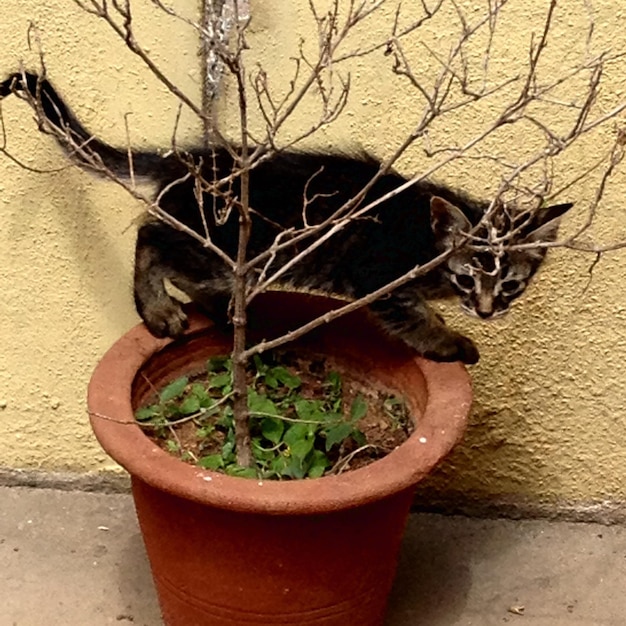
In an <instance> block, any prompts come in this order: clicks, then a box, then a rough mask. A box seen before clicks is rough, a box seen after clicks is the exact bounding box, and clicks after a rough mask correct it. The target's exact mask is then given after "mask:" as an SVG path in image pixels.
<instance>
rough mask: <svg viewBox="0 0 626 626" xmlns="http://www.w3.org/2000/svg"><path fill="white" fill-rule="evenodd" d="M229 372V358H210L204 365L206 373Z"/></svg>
mask: <svg viewBox="0 0 626 626" xmlns="http://www.w3.org/2000/svg"><path fill="white" fill-rule="evenodd" d="M223 370H230V357H228V356H212V357H211V358H210V359H209V360H208V361H207V363H206V371H207V372H209V373H211V372H221V371H223Z"/></svg>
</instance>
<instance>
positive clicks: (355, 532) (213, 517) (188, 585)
mask: <svg viewBox="0 0 626 626" xmlns="http://www.w3.org/2000/svg"><path fill="white" fill-rule="evenodd" d="M133 496H134V498H135V506H136V509H137V516H138V518H139V523H140V526H141V531H142V535H143V538H144V542H145V545H146V549H147V552H148V557H149V559H150V564H151V567H152V572H153V577H154V581H155V584H156V587H157V592H158V596H159V601H160V604H161V611H162V614H163V619H164V621H165V623H166V624H168V626H243V625H248V624H250V625H255V626H262V625H263V626H269V625H273V624H284V625H287V624H288V625H290V626H313V625H315V626H348V625H351V624H354V625H355V626H356V625H357V624H358V625H359V626H379V625H380V624H382V623H383V619H384V614H385V606H386V603H387V596H388V595H389V591H390V589H391V585H392V582H393V577H394V573H395V569H396V563H397V558H398V551H399V548H400V542H401V538H402V532H403V529H404V525H405V522H406V519H407V515H408V511H409V507H410V503H411V496H412V490H408V491H404V492H401V493H398V494H395V495H393V496H391V497H389V498H386V499H384V500H381V501H378V502H372V503H369V504H366V505H364V506H361V507H356V508H351V509H347V510H343V511H336V512H331V513H320V514H313V515H298V516H289V515H287V516H277V515H265V514H254V513H245V512H233V511H228V510H223V509H217V508H213V507H207V506H205V505H202V504H199V503H197V502H192V501H190V500H185V499H181V498H178V497H177V496H173V495H171V494H168V493H165V492H164V491H162V490H160V489H155V488H154V487H151V486H150V485H148V484H146V483H145V482H143V481H141V480H139V479H133Z"/></svg>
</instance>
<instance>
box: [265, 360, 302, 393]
mask: <svg viewBox="0 0 626 626" xmlns="http://www.w3.org/2000/svg"><path fill="white" fill-rule="evenodd" d="M265 384H266V385H267V386H268V387H271V388H272V389H276V388H277V387H278V386H279V385H284V386H285V387H287V388H288V389H297V388H298V387H299V386H300V385H301V384H302V381H301V380H300V378H298V376H295V375H294V374H292V373H291V372H290V371H289V370H288V369H287V368H286V367H282V366H281V365H279V366H277V367H272V368H271V369H270V370H268V371H267V373H266V374H265Z"/></svg>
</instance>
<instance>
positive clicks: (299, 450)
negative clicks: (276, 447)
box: [289, 436, 313, 460]
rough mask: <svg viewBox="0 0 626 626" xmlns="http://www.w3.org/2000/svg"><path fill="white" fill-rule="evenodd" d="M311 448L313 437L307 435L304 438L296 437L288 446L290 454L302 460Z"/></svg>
mask: <svg viewBox="0 0 626 626" xmlns="http://www.w3.org/2000/svg"><path fill="white" fill-rule="evenodd" d="M312 449H313V437H310V436H307V437H305V438H304V439H298V440H297V441H295V442H294V443H293V444H292V445H290V446H289V450H290V451H291V456H292V457H294V458H297V459H301V460H304V459H305V458H306V456H307V454H308V453H309V452H311V450H312Z"/></svg>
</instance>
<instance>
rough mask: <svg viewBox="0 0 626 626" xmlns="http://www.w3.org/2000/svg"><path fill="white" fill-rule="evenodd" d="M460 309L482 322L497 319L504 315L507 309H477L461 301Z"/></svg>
mask: <svg viewBox="0 0 626 626" xmlns="http://www.w3.org/2000/svg"><path fill="white" fill-rule="evenodd" d="M461 309H462V311H463V313H465V314H466V315H469V316H470V317H474V318H476V319H479V320H483V321H484V322H492V321H493V320H495V319H498V318H500V317H502V316H504V315H506V312H507V309H501V310H498V311H489V312H484V311H480V312H479V311H477V310H476V309H475V308H474V307H471V306H469V305H467V304H463V303H461Z"/></svg>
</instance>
